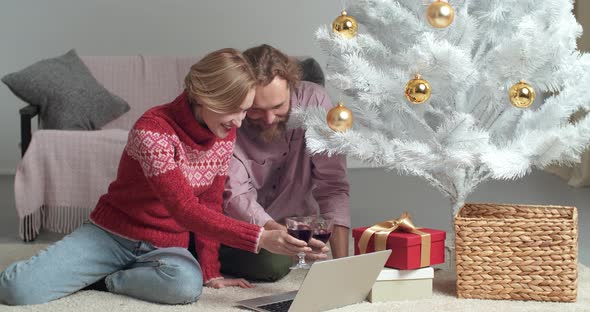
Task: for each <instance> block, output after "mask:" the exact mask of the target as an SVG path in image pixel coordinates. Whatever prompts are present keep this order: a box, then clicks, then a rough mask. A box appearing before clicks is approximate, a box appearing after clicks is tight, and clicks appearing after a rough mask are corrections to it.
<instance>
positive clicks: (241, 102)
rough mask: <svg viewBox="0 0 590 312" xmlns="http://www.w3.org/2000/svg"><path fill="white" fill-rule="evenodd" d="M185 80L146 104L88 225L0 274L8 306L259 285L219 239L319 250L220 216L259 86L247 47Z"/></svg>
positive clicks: (172, 299)
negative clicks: (225, 260) (234, 275)
mask: <svg viewBox="0 0 590 312" xmlns="http://www.w3.org/2000/svg"><path fill="white" fill-rule="evenodd" d="M185 84H186V89H185V91H184V92H183V93H182V94H180V95H179V96H178V97H177V98H176V99H175V100H174V101H172V102H171V103H168V104H164V105H161V106H157V107H154V108H152V109H150V110H148V111H147V112H146V113H145V114H144V115H143V116H142V117H141V118H140V119H139V120H138V121H137V122H136V124H135V125H134V127H133V129H131V131H130V133H129V139H128V142H127V145H126V147H125V150H124V152H123V155H122V156H121V160H120V163H119V169H118V173H117V178H116V179H115V181H114V182H112V183H111V185H110V186H109V189H108V192H107V193H106V194H104V195H103V196H102V197H101V198H100V199H99V201H98V203H97V205H96V208H95V209H94V211H93V212H92V214H91V216H90V221H89V222H87V223H85V224H83V225H82V226H81V227H80V228H79V229H77V230H76V231H74V232H73V233H71V234H70V235H68V236H66V237H64V238H63V239H62V240H61V241H59V242H57V243H55V244H53V245H52V246H50V247H49V248H48V249H47V250H45V251H42V252H40V253H39V254H38V255H36V256H34V257H32V258H31V259H29V260H26V261H21V262H17V263H14V264H12V265H10V266H9V267H8V268H6V270H5V271H4V272H2V273H0V302H1V303H4V304H9V305H24V304H36V303H44V302H47V301H50V300H54V299H58V298H61V297H63V296H66V295H69V294H71V293H74V292H76V291H78V290H80V289H82V288H84V287H86V286H88V285H90V284H92V283H94V282H96V281H99V280H101V279H103V278H104V281H105V284H106V288H107V290H108V291H110V292H113V293H117V294H121V295H127V296H131V297H135V298H138V299H142V300H146V301H151V302H157V303H166V304H182V303H191V302H194V301H196V300H197V299H198V298H199V296H200V295H201V292H202V287H203V285H207V286H211V287H217V288H219V287H225V286H240V287H252V286H253V285H252V284H250V283H248V282H247V281H246V280H244V279H224V278H223V277H222V276H221V274H220V273H219V266H220V265H219V261H218V249H219V244H220V242H221V243H223V244H224V245H228V246H231V247H234V248H238V249H242V250H247V251H250V252H253V253H257V252H258V251H259V250H260V249H261V248H263V249H266V250H268V251H270V252H273V253H278V254H285V255H295V254H297V253H298V252H300V251H303V252H310V251H311V249H310V247H308V246H307V245H306V243H305V242H303V241H300V240H297V239H295V238H293V237H291V236H289V235H288V234H287V233H286V232H285V231H280V230H264V229H263V228H262V227H260V226H257V225H253V224H249V223H246V222H242V221H238V220H235V219H232V218H229V217H226V216H224V215H223V214H222V213H221V210H222V208H221V205H222V202H223V199H222V194H223V190H224V183H225V180H226V178H227V173H228V172H227V170H228V167H229V165H228V164H229V160H230V159H231V155H232V150H233V145H234V141H235V136H236V128H238V127H240V125H241V124H242V120H243V119H244V117H245V115H246V111H247V110H248V109H249V108H250V106H252V102H253V99H254V92H255V91H254V90H255V78H254V74H253V73H252V70H251V68H250V67H249V65H248V63H247V62H246V60H245V59H244V58H243V56H242V55H241V53H240V52H238V51H237V50H234V49H222V50H218V51H215V52H212V53H210V54H208V55H207V56H205V57H204V58H203V59H201V60H200V61H199V62H198V63H196V64H194V65H193V66H192V67H191V70H190V72H189V74H188V75H187V77H186V81H185ZM189 232H193V233H195V249H196V251H197V255H198V256H197V259H195V258H194V257H192V255H191V254H190V253H189V252H188V251H187V250H186V248H187V247H188V242H189ZM324 248H325V247H324ZM315 256H316V257H318V258H323V257H325V255H319V256H318V255H317V254H316V255H315Z"/></svg>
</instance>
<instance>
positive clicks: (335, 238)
mask: <svg viewBox="0 0 590 312" xmlns="http://www.w3.org/2000/svg"><path fill="white" fill-rule="evenodd" d="M243 54H244V56H245V57H246V59H247V60H248V61H249V62H250V64H251V65H252V68H253V69H254V73H255V75H256V77H257V81H258V84H257V87H256V94H255V97H254V104H253V105H252V107H251V108H250V109H249V110H248V111H247V112H246V118H245V119H244V122H243V125H242V127H241V128H240V129H239V130H238V134H237V141H236V147H235V149H234V154H233V159H232V161H231V162H230V168H229V171H228V179H227V182H226V187H225V192H224V212H225V213H226V214H227V215H229V216H231V217H234V218H236V219H240V220H244V221H247V222H250V223H253V224H257V225H260V226H263V227H264V228H265V229H267V230H274V229H282V230H285V231H286V228H285V225H284V224H283V220H284V218H286V217H290V216H309V215H317V214H321V215H322V216H323V217H325V218H328V219H332V220H333V221H334V228H333V230H332V235H331V238H330V247H331V251H332V256H333V257H334V258H340V257H345V256H348V239H349V229H350V210H349V185H348V180H347V176H346V158H345V157H344V156H342V155H333V156H327V155H323V154H316V155H310V154H309V153H308V151H307V150H306V144H305V130H304V129H302V128H290V127H288V126H287V122H288V120H289V114H290V112H291V110H292V109H293V108H295V107H301V108H306V107H314V106H315V107H317V106H321V107H323V108H325V109H326V110H328V109H330V108H331V107H333V103H332V101H331V100H330V98H329V96H328V94H327V93H326V91H325V89H324V88H323V87H322V86H320V85H318V84H315V83H311V82H307V81H301V78H300V77H301V72H302V70H301V68H300V65H299V63H298V62H297V61H296V60H294V59H292V58H289V57H288V56H287V55H285V54H284V53H282V52H281V51H279V50H277V49H275V48H273V47H271V46H269V45H261V46H258V47H254V48H251V49H248V50H246V51H244V52H243ZM316 64H317V63H316ZM310 245H311V246H312V247H313V246H314V245H315V246H319V249H318V250H319V251H320V252H321V251H322V250H326V248H325V247H324V246H323V244H322V243H321V242H319V241H314V240H313V239H312V241H310ZM321 247H324V248H323V249H321ZM219 254H220V255H219V259H220V262H221V271H222V273H225V274H230V275H234V276H239V277H243V278H247V279H251V280H262V281H276V280H278V279H280V278H282V277H283V276H285V275H286V274H287V273H288V272H289V266H290V265H291V264H292V261H293V259H292V258H290V257H288V256H277V255H274V254H271V253H266V252H264V251H261V252H260V253H259V254H253V253H248V252H243V251H240V250H237V249H233V248H230V247H226V246H222V247H221V249H220V253H219Z"/></svg>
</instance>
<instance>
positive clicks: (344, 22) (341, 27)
mask: <svg viewBox="0 0 590 312" xmlns="http://www.w3.org/2000/svg"><path fill="white" fill-rule="evenodd" d="M332 30H333V31H334V32H335V33H337V34H340V35H341V36H342V37H344V38H349V39H350V38H352V37H354V36H356V33H357V31H358V25H357V23H356V20H355V19H354V17H352V16H350V15H348V14H347V13H346V11H342V13H341V14H340V16H338V17H337V18H336V19H335V20H334V22H332Z"/></svg>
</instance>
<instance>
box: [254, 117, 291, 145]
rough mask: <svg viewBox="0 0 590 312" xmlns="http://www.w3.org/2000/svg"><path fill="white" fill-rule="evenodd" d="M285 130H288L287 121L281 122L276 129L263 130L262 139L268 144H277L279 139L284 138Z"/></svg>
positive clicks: (261, 131)
mask: <svg viewBox="0 0 590 312" xmlns="http://www.w3.org/2000/svg"><path fill="white" fill-rule="evenodd" d="M285 129H287V122H286V121H279V123H278V124H277V126H276V127H273V128H270V129H261V130H260V137H261V138H262V140H263V141H264V142H266V143H273V142H277V141H278V140H279V139H281V138H282V137H283V133H285Z"/></svg>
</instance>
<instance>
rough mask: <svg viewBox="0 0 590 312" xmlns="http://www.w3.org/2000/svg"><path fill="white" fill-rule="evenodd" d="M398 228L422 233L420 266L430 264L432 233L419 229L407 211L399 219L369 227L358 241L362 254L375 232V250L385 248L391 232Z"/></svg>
mask: <svg viewBox="0 0 590 312" xmlns="http://www.w3.org/2000/svg"><path fill="white" fill-rule="evenodd" d="M398 230H400V231H404V232H408V233H413V234H418V235H420V238H421V242H422V245H421V246H420V267H425V266H429V265H430V245H431V237H430V233H426V232H422V231H420V230H418V228H416V226H415V225H414V224H413V223H412V217H411V216H410V214H409V213H407V212H404V213H403V214H402V215H401V216H400V217H399V218H398V219H392V220H387V221H384V222H381V223H377V224H375V225H373V226H371V227H369V228H367V229H366V230H365V231H364V232H363V235H362V236H361V238H360V239H359V242H358V245H359V250H360V252H361V254H364V253H365V252H366V251H367V245H368V244H369V240H370V239H371V236H373V234H374V235H375V251H380V250H385V247H386V245H387V237H388V236H389V233H391V232H393V231H398Z"/></svg>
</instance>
